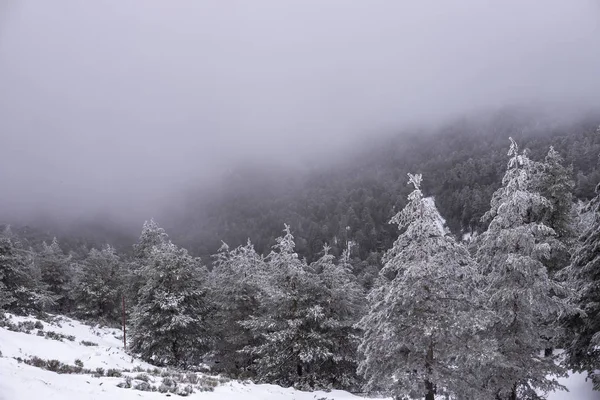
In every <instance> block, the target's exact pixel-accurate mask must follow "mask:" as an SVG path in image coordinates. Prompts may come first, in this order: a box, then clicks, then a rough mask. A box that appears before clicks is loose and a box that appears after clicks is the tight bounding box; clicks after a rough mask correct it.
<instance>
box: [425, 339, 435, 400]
mask: <svg viewBox="0 0 600 400" xmlns="http://www.w3.org/2000/svg"><path fill="white" fill-rule="evenodd" d="M431 364H433V343H431V344H430V345H429V348H428V349H427V359H426V361H425V368H426V369H427V375H430V374H431ZM425 388H426V389H427V394H426V395H425V400H435V385H434V384H433V383H432V382H430V381H429V380H428V379H427V380H425Z"/></svg>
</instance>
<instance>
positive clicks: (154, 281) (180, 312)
mask: <svg viewBox="0 0 600 400" xmlns="http://www.w3.org/2000/svg"><path fill="white" fill-rule="evenodd" d="M143 274H144V276H145V279H146V282H145V284H144V286H143V287H142V288H141V289H140V293H139V302H138V304H137V305H136V307H135V309H134V313H133V321H132V322H133V327H132V330H131V337H130V339H131V342H130V345H131V351H132V352H134V353H137V354H139V355H140V356H141V357H142V358H143V359H144V360H147V361H149V362H153V363H155V364H158V365H188V364H190V363H195V362H198V361H199V360H200V359H201V357H202V356H203V355H204V354H205V353H206V352H207V351H208V350H209V349H210V347H211V345H212V335H213V334H212V328H211V327H210V323H209V313H210V312H211V310H212V307H211V306H210V304H209V299H208V298H207V291H206V278H207V276H208V271H206V268H205V267H204V266H203V265H202V264H201V263H200V260H199V259H197V258H193V257H191V256H190V255H189V254H188V252H187V251H186V250H185V249H180V248H178V247H177V246H175V245H174V244H173V243H171V242H164V243H162V244H159V245H158V246H155V247H154V248H153V249H152V252H151V254H150V262H149V264H148V265H147V266H145V267H144V270H143Z"/></svg>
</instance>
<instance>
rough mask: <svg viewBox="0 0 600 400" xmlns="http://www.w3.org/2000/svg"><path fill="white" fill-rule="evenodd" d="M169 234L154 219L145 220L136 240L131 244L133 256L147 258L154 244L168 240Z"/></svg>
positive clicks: (157, 244)
mask: <svg viewBox="0 0 600 400" xmlns="http://www.w3.org/2000/svg"><path fill="white" fill-rule="evenodd" d="M168 240H169V236H168V235H167V233H166V232H165V230H164V229H163V228H161V227H160V226H158V224H157V223H156V222H155V221H154V219H150V221H145V222H144V225H143V226H142V233H141V234H140V238H139V239H138V242H137V243H136V244H134V245H133V256H134V257H135V258H138V259H149V258H150V257H151V256H152V252H153V250H154V248H155V247H156V246H160V245H161V244H163V243H166V242H168Z"/></svg>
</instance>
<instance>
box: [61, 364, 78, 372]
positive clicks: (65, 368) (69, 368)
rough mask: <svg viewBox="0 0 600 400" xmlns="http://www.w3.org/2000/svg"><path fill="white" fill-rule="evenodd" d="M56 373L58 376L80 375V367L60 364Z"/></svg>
mask: <svg viewBox="0 0 600 400" xmlns="http://www.w3.org/2000/svg"><path fill="white" fill-rule="evenodd" d="M57 372H58V373H59V374H79V373H81V367H77V366H72V365H68V364H62V363H61V365H60V367H59V368H58V371H57Z"/></svg>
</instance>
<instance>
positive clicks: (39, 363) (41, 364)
mask: <svg viewBox="0 0 600 400" xmlns="http://www.w3.org/2000/svg"><path fill="white" fill-rule="evenodd" d="M28 361H29V362H27V361H25V362H26V363H27V364H29V365H32V366H34V367H38V368H44V369H46V366H47V362H46V360H42V359H41V358H39V357H35V356H34V357H32V358H31V359H30V360H28Z"/></svg>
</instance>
